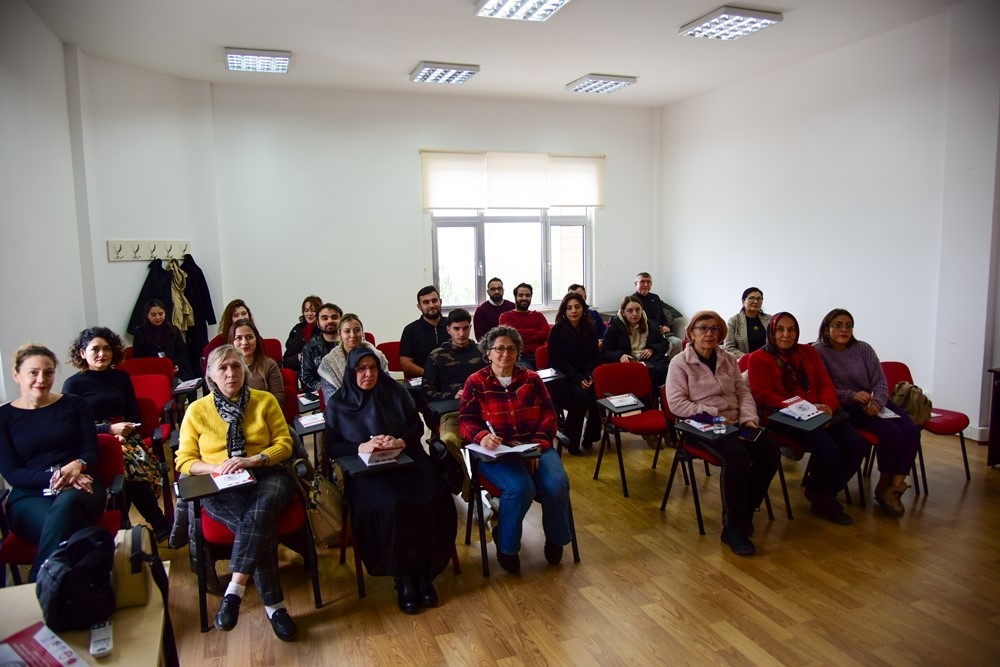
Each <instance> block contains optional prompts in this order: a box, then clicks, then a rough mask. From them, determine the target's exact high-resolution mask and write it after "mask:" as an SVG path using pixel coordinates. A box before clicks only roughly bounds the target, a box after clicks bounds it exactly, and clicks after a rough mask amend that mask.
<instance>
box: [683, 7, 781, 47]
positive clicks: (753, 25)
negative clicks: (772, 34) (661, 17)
mask: <svg viewBox="0 0 1000 667" xmlns="http://www.w3.org/2000/svg"><path fill="white" fill-rule="evenodd" d="M781 19H782V16H781V14H776V13H774V12H761V11H757V10H755V9H741V8H739V7H719V8H718V9H716V10H715V11H713V12H710V13H708V14H706V15H705V16H702V17H701V18H699V19H695V20H694V21H691V23H688V24H687V25H685V26H683V27H682V28H680V29H679V30H678V31H677V33H678V34H680V35H684V36H686V37H700V38H703V39H721V40H723V41H727V42H731V41H733V40H735V39H740V38H741V37H746V36H747V35H752V34H753V33H755V32H757V31H758V30H763V29H764V28H770V27H771V26H773V25H774V24H776V23H779V22H780V21H781Z"/></svg>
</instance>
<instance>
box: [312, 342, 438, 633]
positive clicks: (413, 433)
mask: <svg viewBox="0 0 1000 667" xmlns="http://www.w3.org/2000/svg"><path fill="white" fill-rule="evenodd" d="M343 380H344V383H343V385H342V386H341V387H340V389H338V390H337V392H336V393H335V394H334V395H333V397H332V398H331V399H330V400H329V401H328V402H327V404H326V434H325V436H324V442H325V443H326V453H327V456H329V457H331V458H339V457H342V456H350V455H352V454H358V453H370V452H374V451H377V450H380V449H396V448H399V447H402V448H403V450H404V451H405V452H406V454H408V455H409V457H410V458H411V459H413V463H411V464H408V465H406V466H399V467H398V468H395V469H392V468H388V469H383V470H377V471H375V472H373V473H372V474H368V475H354V476H352V477H351V483H350V484H349V485H348V487H347V488H348V493H349V498H348V500H349V502H348V507H349V508H350V512H351V529H352V531H353V533H354V546H355V549H357V550H358V553H359V554H360V555H361V560H362V561H363V562H364V564H365V568H366V569H367V570H368V573H369V574H370V575H372V576H391V577H395V580H396V594H397V598H398V603H399V608H400V610H401V611H403V612H404V613H407V614H416V613H417V612H419V611H420V608H421V607H433V606H435V605H437V603H438V595H437V591H436V590H435V589H434V578H435V577H436V576H437V575H438V574H440V573H441V571H442V570H444V568H445V567H446V566H447V564H448V560H449V559H450V558H451V554H452V550H453V549H454V546H455V532H456V529H457V526H456V514H455V502H454V501H453V500H452V497H451V494H450V493H448V491H447V490H446V489H445V488H444V485H443V482H442V479H441V476H440V475H439V474H438V473H437V470H436V468H435V466H434V463H433V462H432V461H431V459H430V457H429V456H428V455H427V453H426V452H425V451H424V448H423V445H422V444H421V442H420V438H421V436H422V435H423V433H424V425H423V422H421V421H420V416H419V415H418V414H417V409H416V406H415V404H414V402H413V399H412V398H411V397H410V394H409V392H408V391H407V390H406V389H405V388H404V387H403V385H401V384H400V383H398V382H396V381H395V380H393V379H392V377H391V376H390V375H389V374H388V373H387V372H386V371H385V370H384V369H383V368H382V364H381V360H380V359H379V358H378V357H377V356H376V355H375V354H374V352H372V350H369V349H368V348H366V347H357V348H355V349H354V350H352V351H351V353H350V354H349V355H348V357H347V370H346V372H345V373H344V377H343Z"/></svg>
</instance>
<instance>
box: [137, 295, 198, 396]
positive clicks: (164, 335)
mask: <svg viewBox="0 0 1000 667" xmlns="http://www.w3.org/2000/svg"><path fill="white" fill-rule="evenodd" d="M132 356H134V357H136V358H137V359H142V358H145V357H167V358H168V359H170V361H172V362H174V373H176V374H177V377H179V378H181V379H182V380H190V379H191V378H193V377H194V375H193V374H192V373H191V368H190V365H189V364H188V360H187V345H186V344H185V343H184V336H183V335H182V334H181V330H180V329H178V328H177V327H175V326H174V325H173V324H171V323H170V322H167V310H166V307H165V306H164V305H163V302H162V301H160V300H159V299H150V300H149V301H147V302H146V321H145V322H143V324H142V326H140V327H139V328H138V329H136V330H135V337H134V339H133V341H132Z"/></svg>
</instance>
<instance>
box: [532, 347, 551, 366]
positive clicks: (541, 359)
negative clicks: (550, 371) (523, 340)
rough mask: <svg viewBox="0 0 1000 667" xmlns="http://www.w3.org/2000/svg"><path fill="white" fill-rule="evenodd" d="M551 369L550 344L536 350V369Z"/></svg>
mask: <svg viewBox="0 0 1000 667" xmlns="http://www.w3.org/2000/svg"><path fill="white" fill-rule="evenodd" d="M548 367H549V344H548V343H542V344H541V345H539V346H538V349H537V350H535V368H548Z"/></svg>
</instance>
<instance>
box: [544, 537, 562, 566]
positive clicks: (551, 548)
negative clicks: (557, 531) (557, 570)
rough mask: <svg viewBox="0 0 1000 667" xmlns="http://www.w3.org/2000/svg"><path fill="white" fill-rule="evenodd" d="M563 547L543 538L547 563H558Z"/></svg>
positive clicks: (560, 559)
mask: <svg viewBox="0 0 1000 667" xmlns="http://www.w3.org/2000/svg"><path fill="white" fill-rule="evenodd" d="M562 555H563V548H562V545H561V544H555V543H554V542H549V541H548V540H545V560H547V561H549V565H558V564H559V563H560V562H562Z"/></svg>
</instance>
